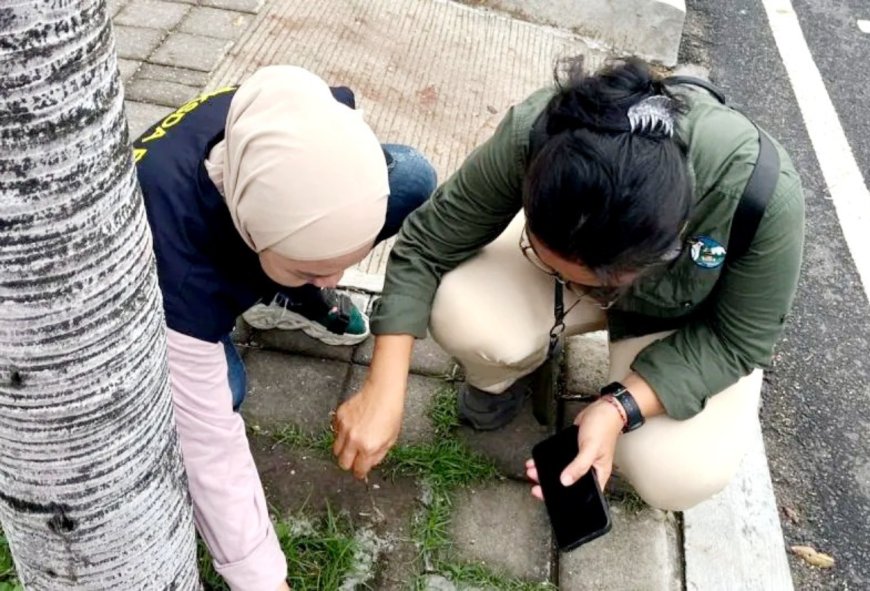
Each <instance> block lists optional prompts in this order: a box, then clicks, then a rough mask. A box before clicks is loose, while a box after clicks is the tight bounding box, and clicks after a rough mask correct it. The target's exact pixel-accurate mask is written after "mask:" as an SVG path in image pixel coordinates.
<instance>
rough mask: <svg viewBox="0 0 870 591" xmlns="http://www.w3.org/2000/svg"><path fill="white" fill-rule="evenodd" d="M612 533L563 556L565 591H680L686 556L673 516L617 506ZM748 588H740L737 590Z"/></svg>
mask: <svg viewBox="0 0 870 591" xmlns="http://www.w3.org/2000/svg"><path fill="white" fill-rule="evenodd" d="M610 513H611V521H612V523H613V527H612V529H611V530H610V533H608V534H605V535H604V536H602V537H600V538H598V539H597V540H593V541H591V542H589V543H588V544H585V545H583V546H581V547H580V548H578V549H576V550H573V551H571V552H563V553H561V555H560V557H559V583H560V588H561V589H570V590H571V591H600V590H601V589H608V590H609V589H613V590H623V589H631V591H680V590H681V589H682V565H681V559H682V557H681V553H680V548H679V544H678V535H677V525H676V523H675V521H674V518H673V516H672V515H670V514H667V513H665V512H663V511H659V510H657V509H644V510H642V511H640V512H635V511H633V510H629V509H628V508H626V507H624V506H622V505H619V504H614V505H611V507H610ZM738 588H739V589H744V588H743V587H734V588H733V589H738Z"/></svg>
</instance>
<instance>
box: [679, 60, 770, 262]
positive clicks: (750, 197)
mask: <svg viewBox="0 0 870 591" xmlns="http://www.w3.org/2000/svg"><path fill="white" fill-rule="evenodd" d="M663 82H664V83H665V84H689V85H692V86H698V87H700V88H703V89H704V90H706V91H707V92H709V93H710V94H712V95H713V97H715V98H716V100H718V101H719V102H720V103H722V104H723V105H728V102H727V101H726V100H725V95H724V94H723V93H722V91H721V90H719V89H718V88H717V87H716V86H715V85H713V84H712V83H711V82H709V81H707V80H704V79H703V78H696V77H694V76H669V77H667V78H665V79H664V80H663ZM732 108H733V107H732ZM735 110H737V109H735ZM738 113H740V111H738ZM741 114H743V113H741ZM743 116H744V117H746V115H745V114H743ZM746 118H747V119H749V117H746ZM750 121H751V122H752V125H753V126H754V127H755V130H756V132H757V133H758V159H757V160H756V161H755V167H754V168H753V169H752V174H751V175H750V176H749V180H748V181H747V182H746V187H745V188H744V189H743V195H742V196H741V197H740V202H739V203H738V204H737V210H736V211H735V212H734V218H733V219H732V221H731V233H730V235H729V236H728V253H727V254H726V255H725V257H726V261H730V262H733V261H736V260H737V259H739V258H740V257H742V256H743V255H744V254H746V252H747V251H748V250H749V246H750V245H751V244H752V239H753V238H755V233H756V232H757V231H758V226H759V224H760V223H761V218H762V217H764V211H765V210H766V209H767V204H768V202H770V198H771V197H772V196H773V192H774V190H776V183H777V181H778V180H779V153H778V152H777V151H776V147H775V146H774V145H773V142H772V141H771V140H770V138H769V137H768V136H767V133H765V132H764V131H762V130H761V128H759V127H758V125H756V124H755V122H754V121H752V120H751V119H750Z"/></svg>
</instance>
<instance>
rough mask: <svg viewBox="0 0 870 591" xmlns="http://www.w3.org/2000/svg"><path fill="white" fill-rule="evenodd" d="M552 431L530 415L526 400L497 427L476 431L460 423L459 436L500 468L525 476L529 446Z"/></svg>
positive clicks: (523, 477) (530, 455) (505, 471)
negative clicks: (512, 417) (519, 408)
mask: <svg viewBox="0 0 870 591" xmlns="http://www.w3.org/2000/svg"><path fill="white" fill-rule="evenodd" d="M550 433H551V430H550V429H549V428H548V427H545V426H541V425H539V424H538V421H537V420H535V417H534V416H532V405H531V403H530V402H526V405H525V407H524V408H523V410H522V412H520V414H519V416H518V417H517V418H516V419H514V420H513V422H511V423H510V424H509V425H507V426H506V427H503V428H501V429H498V430H497V431H475V430H474V429H471V428H470V427H460V428H459V437H461V438H462V440H463V441H465V442H466V443H467V444H468V445H469V446H470V447H471V448H472V449H473V450H475V451H477V452H479V453H481V454H482V455H484V456H486V457H487V458H489V459H490V460H491V461H492V462H493V463H494V464H495V465H496V467H497V468H498V469H499V471H500V472H501V473H502V474H504V475H505V476H508V477H510V478H518V479H525V476H526V467H525V466H526V460H528V459H529V458H530V457H532V447H534V445H535V444H536V443H538V442H539V441H541V440H542V439H546V438H547V437H548V436H549V435H550Z"/></svg>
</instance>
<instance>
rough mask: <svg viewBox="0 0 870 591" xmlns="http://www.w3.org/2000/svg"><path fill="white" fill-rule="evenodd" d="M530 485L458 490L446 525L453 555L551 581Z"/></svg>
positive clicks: (546, 527)
mask: <svg viewBox="0 0 870 591" xmlns="http://www.w3.org/2000/svg"><path fill="white" fill-rule="evenodd" d="M530 490H531V489H530V487H529V486H528V485H527V484H521V483H518V482H512V481H510V480H505V481H501V482H494V483H492V484H487V485H483V486H479V487H474V488H471V489H466V490H462V491H460V492H458V493H457V495H456V497H455V498H454V502H453V508H454V513H453V519H452V521H451V527H450V529H451V534H452V536H453V542H454V543H453V551H454V553H455V555H456V557H457V558H458V559H459V560H460V561H463V562H482V563H483V564H485V565H486V566H487V567H488V568H489V569H491V570H493V571H495V572H497V573H500V574H503V575H507V576H510V577H517V578H521V579H524V580H527V581H530V582H542V581H547V580H549V571H550V566H549V565H550V544H551V534H550V524H549V521H548V520H547V513H546V509H545V508H544V504H543V503H541V502H540V501H538V500H536V499H535V498H533V497H532V495H531V493H530V492H529V491H530ZM623 558H624V556H623ZM562 588H563V589H573V587H569V586H563V587H562ZM615 588H616V587H614V589H615Z"/></svg>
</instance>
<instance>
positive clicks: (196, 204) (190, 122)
mask: <svg viewBox="0 0 870 591" xmlns="http://www.w3.org/2000/svg"><path fill="white" fill-rule="evenodd" d="M234 93H235V88H224V89H221V90H218V91H215V92H213V93H209V94H206V95H203V96H201V97H198V98H196V99H194V100H192V101H190V102H188V103H186V104H185V105H183V106H181V107H180V108H179V109H177V110H176V111H174V112H173V113H171V114H170V115H168V116H167V117H166V118H164V119H163V120H162V121H160V122H159V123H157V124H155V125H153V126H152V127H151V128H150V129H149V130H148V131H146V132H145V133H144V134H143V135H142V136H140V137H139V138H138V139H137V140H136V141H135V142H134V144H133V153H134V159H135V160H136V163H137V171H138V176H139V184H140V186H141V187H142V193H143V198H144V201H145V209H146V211H147V215H148V223H149V225H150V226H151V233H152V236H153V238H154V252H155V254H156V258H157V274H158V278H159V281H160V290H161V291H162V292H163V307H164V310H165V313H166V324H167V326H168V327H169V328H171V329H173V330H176V331H178V332H180V333H183V334H186V335H189V336H191V337H194V338H197V339H201V340H204V341H209V342H217V341H218V340H220V339H221V338H222V337H224V336H226V335H227V334H229V333H230V331H232V329H233V326H234V325H235V321H236V318H237V317H238V316H239V314H241V313H242V312H244V311H245V310H247V309H248V308H249V307H251V306H252V305H254V304H255V303H257V302H258V301H259V300H261V299H262V300H266V301H271V299H272V297H273V296H274V295H275V294H276V293H277V292H278V291H281V290H284V291H286V289H287V288H284V287H282V286H281V285H278V284H277V283H274V282H273V281H272V280H270V279H269V278H268V277H267V276H266V274H265V273H264V272H263V270H262V267H261V266H260V262H259V258H258V256H257V254H256V253H255V252H254V251H253V250H251V249H250V247H248V245H247V244H245V242H244V240H242V238H241V236H240V235H239V233H238V231H237V230H236V228H235V226H234V224H233V221H232V218H231V217H230V212H229V209H228V208H227V205H226V202H225V201H224V198H223V196H222V195H221V194H220V193H219V192H218V190H217V188H216V187H215V186H214V184H213V183H212V182H211V180H210V179H209V178H208V175H207V173H206V171H205V166H204V164H203V161H204V160H205V158H206V156H207V154H208V152H209V150H210V149H211V148H212V146H214V145H215V144H216V143H217V142H218V141H220V140H221V139H222V138H223V134H224V127H225V125H226V118H227V112H228V111H229V106H230V101H231V100H232V97H233V94H234ZM333 94H334V95H335V97H336V98H337V99H338V100H339V101H340V102H342V103H344V104H347V105H348V106H350V107H351V108H353V107H354V104H353V102H354V101H353V94H352V93H351V92H350V91H349V90H347V89H345V88H341V89H333Z"/></svg>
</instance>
